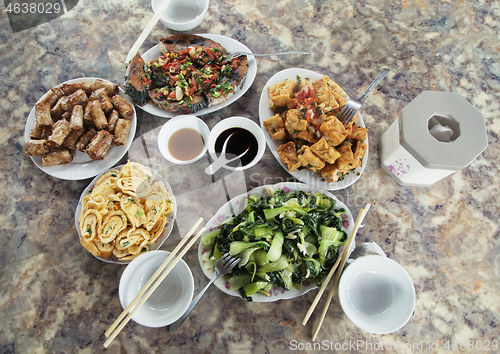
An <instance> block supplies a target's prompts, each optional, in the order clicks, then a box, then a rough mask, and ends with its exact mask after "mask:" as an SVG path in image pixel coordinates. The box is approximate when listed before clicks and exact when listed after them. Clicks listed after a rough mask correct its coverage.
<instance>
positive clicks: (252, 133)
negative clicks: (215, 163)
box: [207, 117, 266, 171]
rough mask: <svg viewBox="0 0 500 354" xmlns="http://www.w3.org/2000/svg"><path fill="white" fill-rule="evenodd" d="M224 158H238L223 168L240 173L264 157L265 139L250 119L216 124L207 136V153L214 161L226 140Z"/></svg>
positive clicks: (235, 118) (236, 119) (231, 119)
mask: <svg viewBox="0 0 500 354" xmlns="http://www.w3.org/2000/svg"><path fill="white" fill-rule="evenodd" d="M228 138H229V140H228V142H227V145H226V158H228V159H230V158H231V157H235V156H239V155H240V154H242V153H244V152H245V151H246V153H244V155H243V156H241V158H240V159H238V160H236V161H233V162H230V163H229V164H227V165H224V166H223V167H224V168H225V169H228V170H235V171H241V170H246V169H247V168H250V167H252V166H254V165H255V164H256V163H257V162H259V160H260V159H261V158H262V156H263V155H264V151H265V150H266V139H265V136H264V132H263V131H262V129H261V128H260V127H259V126H258V125H257V124H256V123H255V122H254V121H252V120H251V119H250V118H245V117H229V118H224V119H222V120H221V121H220V122H219V123H217V124H216V125H215V126H214V127H213V128H212V130H211V131H210V135H209V136H208V143H207V145H208V153H209V154H210V157H212V159H213V160H216V159H217V158H218V157H219V156H220V154H221V151H222V148H223V146H224V142H225V141H226V140H227V139H228Z"/></svg>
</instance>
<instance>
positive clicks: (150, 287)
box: [104, 218, 205, 348]
mask: <svg viewBox="0 0 500 354" xmlns="http://www.w3.org/2000/svg"><path fill="white" fill-rule="evenodd" d="M202 221H203V218H200V219H199V220H198V221H197V222H196V224H195V225H194V226H193V227H192V228H191V230H189V231H188V233H187V234H186V236H185V237H183V238H182V240H181V242H179V244H178V245H177V247H175V249H174V250H173V251H172V252H171V253H170V254H169V256H168V257H167V259H166V260H165V261H164V262H163V263H162V265H161V266H160V267H159V268H158V270H157V271H156V272H155V273H154V274H153V276H152V277H151V279H149V281H148V282H147V283H146V285H144V287H143V288H142V289H141V291H140V292H139V294H137V296H136V297H135V298H134V300H132V302H131V303H130V304H129V305H128V306H127V308H126V309H125V310H123V312H122V313H121V315H120V316H119V317H118V318H117V319H116V321H115V322H114V323H113V324H112V325H111V327H109V329H108V330H107V331H106V333H105V335H106V337H108V339H107V340H106V342H104V347H106V348H107V347H108V345H109V344H110V343H111V342H112V341H113V339H115V337H116V336H117V335H118V333H120V331H121V330H122V329H123V327H125V325H126V324H127V323H128V321H130V319H131V318H132V316H133V315H134V314H135V312H136V311H137V310H138V309H139V307H141V306H142V305H143V304H144V303H145V302H146V300H147V299H148V298H149V297H150V296H151V294H152V293H153V292H154V291H155V290H156V288H157V287H158V286H159V285H160V284H161V282H162V281H163V280H164V279H165V278H166V277H167V275H168V273H170V271H171V270H172V269H173V268H174V267H175V265H176V264H177V262H179V261H180V260H181V258H182V257H183V256H184V254H185V253H186V252H187V251H188V250H189V249H190V248H191V246H193V244H194V243H195V242H196V240H198V238H199V237H200V236H201V234H202V233H203V231H205V228H204V227H202V228H201V229H200V231H198V233H197V234H196V235H195V236H194V237H192V238H191V240H190V241H189V243H188V244H187V246H186V247H185V248H183V249H182V247H183V246H184V244H185V243H186V242H187V241H188V239H189V238H190V237H191V235H192V234H193V233H194V232H195V231H196V229H197V228H198V226H200V224H201V222H202ZM176 255H177V257H176ZM174 257H176V258H175V259H174ZM172 260H173V261H172ZM167 266H168V267H167ZM165 268H166V270H165V272H163V270H164V269H165ZM162 272H163V274H162ZM160 274H161V276H160ZM153 283H154V284H153ZM146 291H147V293H146ZM144 293H146V295H144ZM143 295H144V296H143ZM136 304H137V306H135V305H136ZM134 306H135V308H134ZM132 308H133V309H132ZM127 314H128V316H127ZM125 316H127V317H126V318H125V319H124V317H125ZM122 320H123V321H122ZM115 329H116V330H115Z"/></svg>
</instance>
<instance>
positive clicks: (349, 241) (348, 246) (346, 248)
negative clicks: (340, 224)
mask: <svg viewBox="0 0 500 354" xmlns="http://www.w3.org/2000/svg"><path fill="white" fill-rule="evenodd" d="M368 205H370V204H368ZM368 208H369V206H367V209H366V211H368ZM362 212H363V209H362V210H361V211H360V213H359V214H358V218H357V219H359V218H360V216H361V213H362ZM363 218H364V216H363ZM360 223H361V221H360V222H359V223H358V220H356V223H355V225H354V227H353V229H352V232H351V234H350V235H349V238H348V239H347V242H346V244H345V246H344V249H343V250H342V252H341V253H340V255H339V257H338V258H337V261H336V262H335V264H334V265H333V267H332V269H331V270H330V272H329V273H328V276H327V277H326V278H325V280H324V281H323V285H321V288H320V289H319V291H318V293H317V294H316V297H315V298H314V301H313V303H312V304H311V307H309V310H308V311H307V313H306V316H305V317H304V320H303V321H302V325H303V326H305V325H306V323H307V321H309V318H310V317H311V315H312V313H313V311H314V309H315V308H316V305H317V304H318V302H319V300H320V299H321V296H323V293H324V292H325V290H326V287H327V286H328V283H329V282H330V280H331V279H332V276H333V274H334V273H335V270H336V269H337V267H338V265H339V263H340V261H341V260H342V258H343V255H344V253H345V252H349V250H350V249H351V248H352V243H353V242H354V241H353V240H354V237H355V235H356V232H357V229H358V228H359V224H360Z"/></svg>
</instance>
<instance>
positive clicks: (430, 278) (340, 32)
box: [0, 0, 500, 353]
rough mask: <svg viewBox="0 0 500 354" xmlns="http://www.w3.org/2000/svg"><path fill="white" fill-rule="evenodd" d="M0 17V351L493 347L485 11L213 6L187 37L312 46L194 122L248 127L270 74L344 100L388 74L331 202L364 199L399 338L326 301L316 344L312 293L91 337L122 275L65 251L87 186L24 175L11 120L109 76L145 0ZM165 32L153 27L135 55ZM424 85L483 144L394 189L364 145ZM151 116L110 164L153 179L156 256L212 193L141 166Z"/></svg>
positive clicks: (497, 41)
mask: <svg viewBox="0 0 500 354" xmlns="http://www.w3.org/2000/svg"><path fill="white" fill-rule="evenodd" d="M0 11H1V16H0V59H1V66H0V112H1V115H0V117H1V118H0V131H1V135H0V136H1V138H0V146H1V151H2V159H1V160H0V168H1V171H2V172H1V174H2V178H1V182H0V184H1V186H2V188H1V189H0V194H1V197H0V210H1V213H0V215H1V216H0V220H1V223H0V224H1V233H0V243H1V247H0V284H1V285H0V353H80V352H82V353H95V352H102V351H107V352H109V353H156V352H158V353H161V352H168V353H181V352H182V353H184V352H186V353H187V352H189V353H210V352H229V353H283V352H290V351H292V352H293V351H298V352H316V351H317V352H319V351H323V352H347V351H349V352H377V353H382V352H388V351H392V352H400V353H403V352H411V351H413V352H442V353H447V352H480V351H481V350H479V348H480V345H482V346H483V349H482V351H484V349H490V350H489V351H490V352H494V350H493V349H494V347H493V345H492V343H494V341H499V340H500V336H499V326H500V308H499V304H500V295H499V294H500V281H499V277H500V256H499V253H500V240H499V228H498V221H499V208H498V205H499V201H498V194H499V186H500V182H499V172H498V169H499V166H500V160H499V154H500V146H499V143H498V135H499V133H500V118H499V113H498V112H499V111H500V62H499V59H498V58H499V55H500V21H499V17H500V5H499V3H498V2H497V1H493V0H477V1H472V0H464V1H458V2H457V1H451V0H443V1H436V0H401V1H388V0H371V1H364V0H360V1H347V0H340V1H328V0H324V1H318V0H280V1H271V0H245V1H243V0H212V1H211V2H210V8H209V11H208V14H207V16H206V18H205V20H204V21H203V23H202V24H201V25H200V26H198V27H197V28H195V29H194V30H192V31H190V32H189V33H214V34H221V35H225V36H228V37H232V38H234V39H236V40H238V41H240V42H242V43H244V44H245V45H247V46H248V47H249V48H250V49H251V50H253V51H254V52H256V53H259V52H277V51H288V50H309V51H311V53H312V54H311V55H310V56H290V57H282V58H279V59H278V58H277V57H271V58H266V59H258V60H257V64H258V72H257V76H256V78H255V81H254V83H253V85H252V86H251V88H250V90H249V91H248V92H247V93H246V94H245V95H244V96H243V97H242V98H241V99H240V100H238V101H237V102H236V103H234V104H232V105H230V106H229V107H226V108H224V109H222V110H220V111H217V112H215V113H211V114H208V115H207V116H205V117H204V119H205V120H206V122H207V124H208V125H209V127H213V126H214V125H215V124H216V123H217V122H218V121H220V120H221V119H223V118H225V117H229V116H234V115H239V116H245V117H249V118H251V119H253V120H255V121H258V102H259V97H260V94H261V92H262V88H263V87H264V85H265V84H266V82H267V80H268V79H269V78H270V77H271V76H272V75H273V74H275V73H276V72H278V71H280V70H283V69H286V68H291V67H301V68H306V69H310V70H314V71H317V72H320V73H324V74H327V75H329V76H330V77H331V78H333V79H334V80H336V81H337V82H338V83H339V84H340V85H341V86H342V87H343V88H344V90H345V91H346V92H347V93H348V94H350V95H351V96H356V95H359V94H360V93H361V92H363V91H364V89H365V88H366V87H367V86H368V84H369V83H370V82H371V80H372V79H373V78H374V77H375V76H376V74H377V73H378V72H379V71H380V70H381V68H383V67H388V68H390V69H391V72H390V74H389V75H388V77H387V78H386V79H385V80H384V81H383V82H382V83H381V84H380V85H379V86H378V87H377V89H376V90H375V91H374V92H372V94H371V95H370V96H369V97H368V98H367V99H366V101H365V104H364V106H363V108H362V111H361V112H362V114H363V117H364V120H365V122H366V125H367V127H368V128H369V130H370V133H369V139H370V151H369V161H368V165H367V167H366V170H365V173H364V174H363V175H362V176H361V178H360V179H359V181H358V182H357V183H356V184H354V185H352V186H351V187H348V188H346V189H344V190H341V191H336V192H335V193H334V194H335V195H336V196H337V197H338V198H339V199H340V200H342V201H344V202H345V203H346V204H347V206H348V207H349V209H350V210H351V212H352V213H353V214H354V215H356V214H357V212H358V211H359V210H360V208H361V207H362V206H363V205H364V204H365V203H368V202H369V203H372V205H373V206H372V209H371V210H370V212H369V214H368V216H367V218H366V219H365V223H364V224H365V226H364V227H363V228H362V229H361V230H360V232H359V234H358V238H357V242H358V243H361V242H365V241H374V242H376V243H377V244H379V245H380V246H381V247H382V249H383V250H384V251H385V252H386V253H387V255H388V257H390V258H391V259H393V260H395V261H397V262H398V263H399V264H401V265H402V266H403V267H404V268H405V269H406V271H407V272H408V273H409V275H410V276H411V278H412V279H413V282H414V284H415V291H416V299H417V301H416V307H415V312H414V315H413V317H412V318H411V320H410V321H409V322H408V324H407V325H406V326H404V327H403V328H402V329H400V330H399V331H397V332H394V333H392V334H387V335H373V334H369V333H367V332H364V331H362V330H360V329H358V328H357V327H356V326H355V325H354V324H353V323H351V322H350V320H349V319H348V318H347V317H346V316H345V315H344V313H343V312H342V309H341V308H340V306H339V304H338V298H337V296H334V298H333V303H332V305H331V307H330V310H329V312H328V314H327V316H326V319H325V323H324V325H323V327H322V329H321V331H320V333H319V336H318V339H317V342H316V344H315V343H314V342H312V340H311V335H312V331H313V326H314V323H315V322H316V320H317V318H318V316H319V314H318V313H315V314H313V316H312V319H311V321H310V322H309V323H308V324H307V325H306V326H302V325H301V322H302V319H303V317H304V315H305V313H306V311H307V309H308V308H309V305H310V304H311V302H312V301H313V299H314V296H315V294H316V292H315V291H312V292H309V293H307V294H306V295H304V296H302V297H299V298H296V299H293V300H286V301H279V302H272V303H265V304H263V303H246V302H245V301H243V300H242V299H240V298H235V297H230V296H227V295H225V294H223V293H222V292H221V291H219V290H218V289H216V288H215V287H214V288H211V289H210V290H209V291H208V292H207V294H206V295H205V297H204V298H203V299H202V301H201V302H200V303H199V304H198V306H197V308H196V309H195V311H194V312H193V313H192V314H191V316H190V317H189V318H188V320H187V321H186V322H185V323H184V325H183V326H182V327H181V328H180V329H179V330H178V331H177V332H175V333H169V332H168V330H167V329H165V328H159V329H152V328H146V327H142V326H140V325H138V324H136V323H134V322H130V323H129V324H128V325H127V326H126V327H125V329H124V331H122V332H121V333H120V334H119V335H118V337H117V339H116V340H115V341H114V342H113V343H112V344H111V346H110V347H109V348H108V349H107V350H105V349H104V347H103V343H104V339H105V337H104V332H105V331H106V329H107V328H108V326H109V325H110V324H111V323H112V322H113V321H114V320H115V319H116V318H117V317H118V315H119V314H120V312H121V310H122V308H121V306H120V302H119V298H118V283H119V280H120V276H121V274H122V272H123V271H124V269H125V267H124V266H121V265H113V264H105V263H103V262H100V261H98V260H96V259H95V258H94V257H93V256H92V255H90V254H89V253H87V252H86V251H85V250H84V249H83V248H82V247H81V246H80V245H79V243H78V236H77V232H76V229H75V226H74V210H75V208H76V205H77V202H78V198H79V196H80V194H81V192H82V191H83V189H84V188H85V187H86V186H87V185H88V183H89V182H90V180H82V181H65V180H59V179H56V178H54V177H51V176H49V175H47V174H45V173H44V172H42V171H41V170H39V169H38V168H37V167H36V166H35V165H34V164H33V163H32V161H31V160H30V159H29V158H28V157H26V156H24V155H23V152H22V144H23V142H24V141H23V136H24V127H25V123H26V118H27V116H28V113H29V111H30V110H31V108H32V106H33V104H34V103H35V102H36V101H37V100H38V99H39V98H40V97H41V95H42V94H43V93H44V92H45V91H46V90H47V89H48V88H50V87H51V86H53V85H56V84H58V83H61V82H63V81H66V80H68V79H73V78H77V77H84V76H94V77H102V78H106V79H109V80H112V81H115V82H121V80H122V78H123V75H124V60H125V57H126V55H127V53H128V51H129V49H130V48H131V46H132V45H133V43H134V42H135V40H136V39H137V37H138V36H139V35H140V33H141V32H142V29H143V28H144V27H145V26H146V24H147V22H148V21H149V19H150V18H151V17H152V15H153V14H152V11H151V8H150V3H149V1H146V0H125V1H117V0H104V1H95V0H88V1H80V2H79V4H78V5H77V6H76V7H74V8H73V9H72V10H71V11H69V12H68V13H66V14H65V15H64V16H61V17H59V18H57V19H55V20H52V21H50V22H48V23H45V24H42V25H40V26H38V27H35V28H32V29H28V30H25V31H21V32H17V33H13V32H12V31H11V29H10V26H9V22H8V19H7V15H6V10H5V7H2V8H0ZM171 34H174V32H173V31H171V30H169V29H168V28H166V27H164V26H163V25H162V24H161V23H159V24H158V25H156V27H155V28H154V29H153V31H152V33H151V34H150V35H149V37H148V38H147V39H146V41H145V43H144V45H143V47H142V48H141V51H145V50H146V49H148V48H150V47H152V46H154V45H155V44H156V43H157V41H158V40H159V39H160V38H162V37H165V36H168V35H171ZM424 90H434V91H448V92H456V93H459V94H460V95H462V96H463V97H464V98H465V99H466V100H468V101H469V102H470V103H471V104H472V105H473V106H475V107H476V108H477V109H478V110H480V111H481V112H482V113H483V115H484V117H485V120H486V126H487V130H488V142H489V146H488V148H487V149H486V150H485V151H484V152H483V153H482V154H481V155H480V156H479V157H478V158H477V159H476V160H474V161H473V162H472V163H471V164H470V165H469V166H468V167H467V168H465V169H463V170H461V171H458V172H456V173H454V174H452V175H451V176H449V177H447V178H445V179H443V180H441V181H439V182H437V183H436V184H435V185H433V186H431V187H428V188H415V187H403V186H400V185H398V184H397V183H396V182H395V181H394V180H393V179H392V178H391V177H390V176H389V175H388V174H386V173H385V172H384V171H383V170H382V169H381V167H380V161H379V154H378V153H379V151H378V146H377V142H378V139H379V137H380V136H381V134H382V133H383V132H385V131H386V130H387V128H388V127H389V126H390V124H391V123H392V121H393V120H394V119H395V118H396V117H397V115H398V113H399V112H400V111H401V109H402V108H403V107H404V106H405V105H407V104H408V103H409V102H410V101H412V100H413V99H414V98H415V97H416V96H417V95H418V94H419V93H421V92H422V91H424ZM164 122H165V120H164V119H163V118H159V117H155V116H152V115H150V114H147V113H144V112H142V111H140V110H138V128H137V132H136V141H135V142H134V144H133V146H132V148H131V149H130V151H129V154H128V155H126V156H125V157H124V159H123V160H122V162H123V161H126V159H127V158H129V159H131V160H133V161H134V160H135V161H138V160H139V161H141V159H142V158H143V155H144V153H145V152H146V151H147V152H148V158H149V159H150V161H149V162H150V163H151V164H152V165H153V166H155V167H156V168H161V169H162V170H164V171H166V173H167V178H168V179H169V181H170V182H171V184H172V186H173V188H174V191H175V194H176V196H177V197H178V198H179V200H181V201H182V203H181V204H182V208H181V210H180V212H179V218H178V223H177V227H175V228H174V232H173V233H172V234H171V236H170V238H169V239H168V240H167V242H166V243H165V244H164V245H163V247H162V249H166V250H171V249H172V248H173V247H174V246H175V244H177V242H178V240H179V237H180V233H181V232H182V229H183V227H185V225H186V223H189V221H190V220H191V219H192V218H191V216H192V215H203V216H204V217H205V218H209V217H210V216H211V214H213V213H214V212H215V211H216V210H217V209H218V208H219V207H220V205H221V204H222V203H223V202H225V200H224V198H222V199H221V198H219V195H218V193H217V190H216V188H215V189H214V192H213V195H214V196H216V197H213V198H209V193H208V192H207V197H206V198H203V200H202V201H203V202H201V201H200V194H199V193H198V192H199V191H201V190H203V191H209V187H210V186H211V185H212V184H213V183H212V181H211V180H205V177H202V174H199V173H197V172H199V171H201V170H202V169H204V167H205V166H206V164H207V163H208V160H206V159H202V160H200V162H198V163H196V164H193V165H188V166H183V167H180V166H175V165H171V164H169V163H168V162H166V161H165V160H162V159H161V158H160V157H158V154H157V151H156V152H155V148H154V139H155V137H156V134H157V132H158V128H159V127H160V126H161V125H162V124H163V123H164ZM240 177H242V178H244V181H245V183H246V189H251V188H253V187H256V186H260V185H263V184H272V183H277V182H281V181H286V180H291V177H290V176H289V175H288V174H287V173H286V172H285V171H284V170H283V169H282V168H281V167H280V166H279V165H278V163H277V162H276V160H275V159H274V157H273V155H272V154H271V152H270V151H269V150H266V152H265V155H264V157H263V159H262V160H261V161H260V162H259V164H257V165H256V166H255V167H253V168H251V169H249V170H247V171H245V174H244V176H240ZM240 187H241V188H243V189H245V184H240ZM204 188H205V189H204ZM200 193H201V192H200ZM219 194H220V193H219ZM207 199H208V200H210V202H208V203H207ZM219 199H221V200H219ZM181 211H182V212H181ZM185 260H186V262H187V263H188V265H189V266H190V267H191V270H192V272H193V275H194V279H195V292H197V291H199V290H200V289H201V288H202V287H203V286H204V285H205V284H206V283H207V282H208V279H206V277H205V276H204V275H203V273H202V271H201V269H200V267H199V265H198V260H197V255H196V251H195V250H191V251H190V252H188V253H187V255H186V256H185ZM320 304H321V303H320ZM353 343H356V345H353ZM453 343H455V344H458V345H459V347H458V348H455V349H454V347H452V344H453ZM471 343H473V346H472V347H471V346H470V345H471ZM488 343H490V344H489V346H487V344H488ZM497 343H498V342H497ZM460 344H461V346H462V348H465V350H460ZM387 345H390V346H391V348H393V349H392V350H388V349H387Z"/></svg>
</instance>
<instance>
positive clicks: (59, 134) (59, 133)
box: [47, 119, 71, 146]
mask: <svg viewBox="0 0 500 354" xmlns="http://www.w3.org/2000/svg"><path fill="white" fill-rule="evenodd" d="M70 132H71V129H70V127H69V122H68V121H67V120H65V119H61V120H58V121H57V122H55V123H54V125H53V126H52V133H51V134H50V136H49V137H48V139H47V140H48V141H50V142H51V143H54V144H55V145H57V146H61V145H62V143H64V140H65V139H66V138H67V137H68V135H69V133H70Z"/></svg>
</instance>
